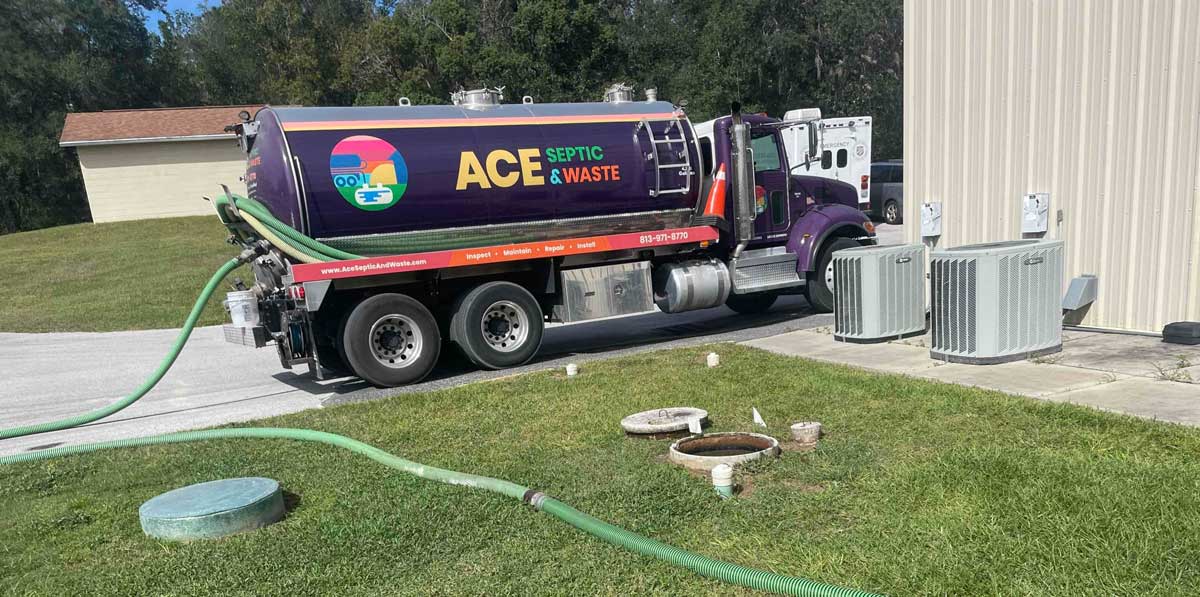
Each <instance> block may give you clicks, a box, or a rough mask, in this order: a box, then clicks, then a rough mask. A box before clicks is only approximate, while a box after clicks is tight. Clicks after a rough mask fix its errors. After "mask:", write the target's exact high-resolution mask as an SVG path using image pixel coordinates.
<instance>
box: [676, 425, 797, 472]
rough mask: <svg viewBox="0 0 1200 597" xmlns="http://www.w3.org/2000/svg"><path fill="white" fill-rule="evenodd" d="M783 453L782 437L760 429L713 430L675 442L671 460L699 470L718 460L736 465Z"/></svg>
mask: <svg viewBox="0 0 1200 597" xmlns="http://www.w3.org/2000/svg"><path fill="white" fill-rule="evenodd" d="M778 455H779V441H778V440H776V439H775V438H773V437H771V436H769V435H762V434H759V433H744V432H733V433H710V434H708V435H697V436H693V437H687V438H684V439H681V440H679V441H677V442H675V443H673V444H671V452H670V459H671V462H674V463H675V464H678V465H681V466H683V467H685V468H688V469H691V470H695V471H711V470H712V468H713V467H714V466H717V465H718V464H729V465H736V464H741V463H743V462H749V461H751V460H757V459H759V458H763V457H765V456H778Z"/></svg>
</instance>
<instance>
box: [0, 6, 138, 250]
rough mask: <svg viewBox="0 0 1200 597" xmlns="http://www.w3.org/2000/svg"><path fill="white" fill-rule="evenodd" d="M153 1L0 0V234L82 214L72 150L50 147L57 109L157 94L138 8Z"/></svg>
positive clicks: (59, 117) (133, 101) (60, 112)
mask: <svg viewBox="0 0 1200 597" xmlns="http://www.w3.org/2000/svg"><path fill="white" fill-rule="evenodd" d="M158 6H159V3H158V1H157V0H127V1H126V2H112V1H105V0H8V1H7V2H4V3H0V55H3V56H4V60H3V61H0V102H3V104H2V105H0V232H12V231H16V230H28V229H32V228H40V227H44V226H52V225H56V224H61V223H68V222H76V221H80V220H82V219H85V218H86V217H87V207H86V202H85V201H84V199H83V194H82V189H81V185H80V175H79V167H78V165H77V163H76V160H75V157H74V156H73V155H71V154H70V153H69V152H64V151H63V150H62V149H61V148H59V147H58V142H57V141H58V134H59V132H60V130H61V128H62V123H63V118H64V115H65V114H66V113H67V112H68V111H72V110H100V109H104V108H109V107H115V106H129V105H154V104H155V102H157V101H158V99H159V97H158V95H157V93H158V92H157V90H156V88H155V85H154V80H153V77H152V76H150V68H149V63H150V60H149V58H150V55H151V54H152V52H153V44H152V42H151V40H150V38H149V35H148V34H147V32H146V28H145V25H144V24H143V13H142V11H143V10H147V9H154V8H158Z"/></svg>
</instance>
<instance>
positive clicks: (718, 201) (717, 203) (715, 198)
mask: <svg viewBox="0 0 1200 597" xmlns="http://www.w3.org/2000/svg"><path fill="white" fill-rule="evenodd" d="M700 219H702V220H704V221H705V223H709V222H711V223H712V224H717V223H719V222H722V221H724V220H725V164H721V167H720V168H717V175H716V176H714V177H713V182H712V188H710V189H709V190H708V199H706V200H705V201H704V213H703V214H702V215H701V216H700Z"/></svg>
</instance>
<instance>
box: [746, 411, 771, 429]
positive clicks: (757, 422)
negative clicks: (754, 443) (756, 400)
mask: <svg viewBox="0 0 1200 597" xmlns="http://www.w3.org/2000/svg"><path fill="white" fill-rule="evenodd" d="M750 413H751V414H752V415H754V424H755V425H758V426H759V427H766V426H767V422H766V421H764V420H763V418H762V415H760V414H758V409H757V408H754V407H750Z"/></svg>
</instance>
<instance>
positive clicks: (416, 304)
mask: <svg viewBox="0 0 1200 597" xmlns="http://www.w3.org/2000/svg"><path fill="white" fill-rule="evenodd" d="M441 347H442V335H441V333H440V332H439V331H438V325H437V321H436V320H435V319H434V318H433V314H432V313H430V312H429V309H426V308H425V305H422V304H421V303H420V301H417V300H416V299H414V298H412V297H410V296H405V295H403V294H390V293H389V294H377V295H375V296H372V297H370V298H368V299H366V300H364V301H363V302H361V303H359V304H358V305H357V306H355V307H354V310H353V311H351V312H350V316H349V317H348V318H346V324H345V326H344V330H343V332H342V349H343V350H344V351H345V353H346V361H347V362H348V364H349V365H350V367H351V368H352V369H354V372H355V373H357V374H358V376H359V377H361V378H363V379H365V380H367V381H369V382H371V383H373V384H375V385H377V386H383V387H392V386H400V385H404V384H410V383H414V382H417V381H420V380H422V379H424V377H425V376H426V375H429V372H430V371H432V370H433V366H434V365H435V364H436V363H437V360H438V353H439V352H441Z"/></svg>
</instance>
